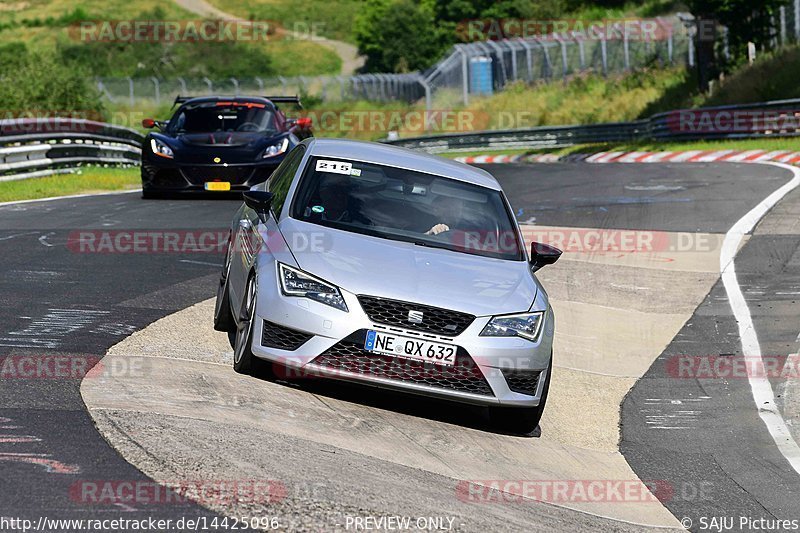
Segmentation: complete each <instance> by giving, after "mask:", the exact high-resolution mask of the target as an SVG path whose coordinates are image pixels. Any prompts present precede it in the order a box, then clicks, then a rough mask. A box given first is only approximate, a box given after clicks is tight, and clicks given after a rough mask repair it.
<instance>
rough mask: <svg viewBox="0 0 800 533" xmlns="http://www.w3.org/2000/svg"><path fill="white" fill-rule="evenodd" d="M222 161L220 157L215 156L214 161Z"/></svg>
mask: <svg viewBox="0 0 800 533" xmlns="http://www.w3.org/2000/svg"><path fill="white" fill-rule="evenodd" d="M220 161H222V159H220V158H219V157H215V158H214V163H219V162H220Z"/></svg>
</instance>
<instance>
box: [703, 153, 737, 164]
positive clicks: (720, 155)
mask: <svg viewBox="0 0 800 533" xmlns="http://www.w3.org/2000/svg"><path fill="white" fill-rule="evenodd" d="M732 153H733V150H718V151H716V152H711V153H710V154H706V155H704V156H702V157H698V158H697V162H698V163H712V162H714V161H717V160H719V159H721V158H723V157H725V156H726V155H730V154H732Z"/></svg>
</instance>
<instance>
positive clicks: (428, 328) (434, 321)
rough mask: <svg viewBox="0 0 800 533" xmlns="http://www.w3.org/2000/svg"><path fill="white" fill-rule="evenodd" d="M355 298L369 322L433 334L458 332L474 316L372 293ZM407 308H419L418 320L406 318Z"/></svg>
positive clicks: (456, 333) (415, 309) (407, 316)
mask: <svg viewBox="0 0 800 533" xmlns="http://www.w3.org/2000/svg"><path fill="white" fill-rule="evenodd" d="M358 301H359V303H360V304H361V307H362V308H363V309H364V312H365V313H367V316H369V318H370V320H372V321H373V322H377V323H379V324H386V325H389V326H399V327H402V328H405V329H410V330H414V331H424V332H426V333H434V334H437V335H446V336H450V337H452V336H455V335H458V334H460V333H461V332H462V331H464V330H465V329H467V327H468V326H469V325H470V324H472V321H473V320H475V316H474V315H470V314H467V313H461V312H458V311H450V310H448V309H440V308H438V307H431V306H429V305H421V304H415V303H411V302H400V301H397V300H389V299H386V298H377V297H375V296H359V297H358ZM409 311H417V312H422V322H420V323H416V324H415V323H414V322H409V320H408V318H409Z"/></svg>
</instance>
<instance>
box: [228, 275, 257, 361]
mask: <svg viewBox="0 0 800 533" xmlns="http://www.w3.org/2000/svg"><path fill="white" fill-rule="evenodd" d="M257 292H258V286H257V283H256V276H255V274H253V275H251V276H250V278H249V279H248V280H247V287H246V288H245V291H244V299H243V300H242V308H241V309H242V311H241V313H240V314H239V316H240V319H239V323H238V324H236V327H235V328H234V330H233V331H229V332H228V340H230V341H231V345H232V346H233V369H234V370H235V371H236V372H238V373H239V374H252V373H253V370H254V366H255V365H254V360H255V359H256V357H255V356H254V355H253V351H252V350H251V349H250V345H251V343H252V342H253V331H254V330H255V326H256V323H255V320H254V319H255V314H256V293H257Z"/></svg>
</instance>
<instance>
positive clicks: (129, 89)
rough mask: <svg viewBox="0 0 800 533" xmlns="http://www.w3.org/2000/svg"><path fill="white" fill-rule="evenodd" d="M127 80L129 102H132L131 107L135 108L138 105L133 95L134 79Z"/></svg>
mask: <svg viewBox="0 0 800 533" xmlns="http://www.w3.org/2000/svg"><path fill="white" fill-rule="evenodd" d="M127 80H128V101H129V102H130V104H131V107H133V106H135V105H136V102H135V101H134V94H133V78H131V77H130V76H129V77H128V78H127Z"/></svg>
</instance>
